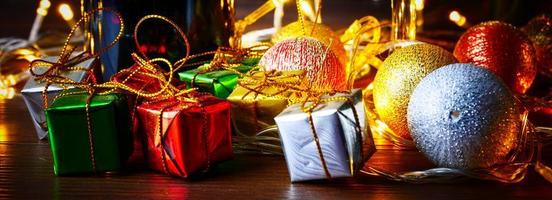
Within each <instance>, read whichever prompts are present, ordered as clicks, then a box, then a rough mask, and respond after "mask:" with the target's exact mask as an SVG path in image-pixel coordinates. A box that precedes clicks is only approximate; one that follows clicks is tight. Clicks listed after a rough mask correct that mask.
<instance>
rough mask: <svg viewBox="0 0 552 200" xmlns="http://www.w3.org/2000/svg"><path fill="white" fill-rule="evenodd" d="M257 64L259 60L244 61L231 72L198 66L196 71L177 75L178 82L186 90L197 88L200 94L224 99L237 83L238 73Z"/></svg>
mask: <svg viewBox="0 0 552 200" xmlns="http://www.w3.org/2000/svg"><path fill="white" fill-rule="evenodd" d="M258 62H259V58H257V57H253V58H249V59H246V60H244V61H242V62H241V64H239V66H237V67H233V68H232V70H228V69H220V70H214V71H210V70H208V68H209V67H211V65H212V64H213V63H208V64H204V65H202V66H200V67H199V68H197V69H193V70H188V71H183V72H180V73H178V75H179V77H180V80H182V81H184V82H185V83H186V85H187V86H188V88H192V87H198V88H199V89H200V91H202V92H209V93H211V94H213V95H215V96H216V97H218V98H221V99H226V97H228V96H229V95H230V93H232V91H233V90H234V88H235V87H236V85H237V83H238V78H239V73H246V72H248V71H249V70H251V69H252V68H253V67H254V66H256V65H257V63H258Z"/></svg>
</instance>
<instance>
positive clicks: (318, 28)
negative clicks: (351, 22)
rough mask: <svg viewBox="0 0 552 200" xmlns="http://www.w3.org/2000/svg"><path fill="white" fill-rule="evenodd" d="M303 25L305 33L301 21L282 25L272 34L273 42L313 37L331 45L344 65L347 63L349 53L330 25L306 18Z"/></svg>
mask: <svg viewBox="0 0 552 200" xmlns="http://www.w3.org/2000/svg"><path fill="white" fill-rule="evenodd" d="M303 25H304V28H305V29H304V30H305V33H303V28H302V27H301V22H300V21H295V22H292V23H290V24H288V25H286V26H284V27H282V28H281V29H280V30H279V31H278V32H276V34H274V35H273V36H272V43H274V44H276V43H279V42H281V41H283V40H286V39H290V38H296V37H301V36H307V37H312V38H315V39H317V40H319V41H320V42H322V43H324V45H326V46H330V49H331V51H332V52H333V53H334V54H335V55H336V56H337V58H339V62H341V64H342V65H344V66H345V64H347V53H346V52H345V48H344V47H343V43H341V40H340V39H339V36H338V35H337V34H335V32H334V31H333V30H332V29H331V28H330V27H327V26H326V25H323V24H318V23H316V24H315V23H314V22H312V21H309V20H304V21H303ZM313 29H314V31H313ZM330 44H331V45H330Z"/></svg>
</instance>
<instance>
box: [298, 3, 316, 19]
mask: <svg viewBox="0 0 552 200" xmlns="http://www.w3.org/2000/svg"><path fill="white" fill-rule="evenodd" d="M300 6H301V11H303V15H305V16H306V17H307V18H309V20H311V21H315V20H316V13H315V12H314V8H313V7H312V6H311V5H310V3H309V2H308V1H303V0H302V1H300Z"/></svg>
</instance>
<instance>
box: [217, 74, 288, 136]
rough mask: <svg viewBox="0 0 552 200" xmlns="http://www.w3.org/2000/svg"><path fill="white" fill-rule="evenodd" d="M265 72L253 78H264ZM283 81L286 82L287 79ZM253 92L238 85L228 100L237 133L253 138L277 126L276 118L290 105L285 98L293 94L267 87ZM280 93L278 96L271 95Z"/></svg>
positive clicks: (254, 75)
mask: <svg viewBox="0 0 552 200" xmlns="http://www.w3.org/2000/svg"><path fill="white" fill-rule="evenodd" d="M263 73H264V72H256V73H255V74H253V77H257V78H262V75H263ZM282 73H283V74H293V73H299V72H297V71H282ZM281 81H286V80H285V79H283V80H281ZM260 92H261V93H262V94H259V93H257V92H256V91H251V90H249V89H247V88H245V87H242V86H240V85H238V86H237V87H236V88H235V89H234V91H233V92H232V93H231V94H230V96H228V98H227V100H228V101H230V103H231V104H232V122H233V125H234V128H235V130H236V131H237V132H239V133H240V134H243V135H248V136H253V135H256V134H257V133H259V132H261V131H264V130H267V129H270V128H273V127H275V126H276V122H275V121H274V117H276V115H278V114H280V112H282V111H283V110H284V109H285V108H286V107H287V105H288V100H287V99H285V98H282V97H283V96H290V95H292V94H291V93H288V92H285V91H284V92H281V93H279V92H280V90H279V89H278V88H276V87H270V86H269V87H266V88H263V89H262V91H260ZM276 93H279V95H278V96H271V94H276Z"/></svg>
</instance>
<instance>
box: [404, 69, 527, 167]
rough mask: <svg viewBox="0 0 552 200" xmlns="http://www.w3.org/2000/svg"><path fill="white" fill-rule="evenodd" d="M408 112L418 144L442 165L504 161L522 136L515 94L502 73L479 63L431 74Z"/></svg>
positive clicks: (411, 130) (469, 165)
mask: <svg viewBox="0 0 552 200" xmlns="http://www.w3.org/2000/svg"><path fill="white" fill-rule="evenodd" d="M407 116H408V126H409V128H410V133H411V134H412V138H413V139H414V142H415V143H416V147H418V149H419V150H420V151H421V152H423V153H424V154H425V155H426V156H427V157H428V158H429V159H430V160H432V161H433V162H434V163H435V164H437V165H438V166H440V167H449V168H456V169H474V168H486V167H490V166H492V165H494V164H497V163H501V162H503V161H505V159H506V158H507V156H508V155H509V153H511V151H512V150H513V149H514V148H515V147H516V143H517V139H518V137H519V134H520V113H519V110H518V109H517V107H516V105H515V101H514V97H513V94H512V93H511V92H510V90H509V89H508V87H507V86H506V85H505V84H504V83H503V82H502V80H501V79H500V78H499V77H497V76H496V75H494V74H493V73H492V72H490V71H489V70H486V69H484V68H481V67H478V66H475V65H473V64H451V65H447V66H445V67H442V68H439V69H437V70H435V71H434V72H432V73H430V74H429V75H427V76H426V77H425V78H424V79H423V80H422V81H421V82H420V83H419V84H418V86H417V87H416V89H415V90H414V93H412V97H411V98H410V103H409V105H408V115H407Z"/></svg>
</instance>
